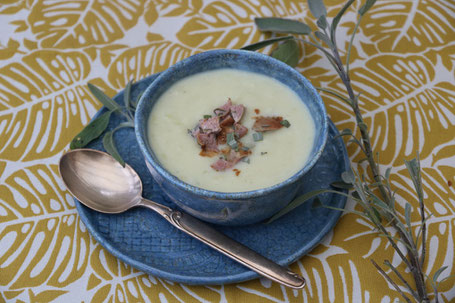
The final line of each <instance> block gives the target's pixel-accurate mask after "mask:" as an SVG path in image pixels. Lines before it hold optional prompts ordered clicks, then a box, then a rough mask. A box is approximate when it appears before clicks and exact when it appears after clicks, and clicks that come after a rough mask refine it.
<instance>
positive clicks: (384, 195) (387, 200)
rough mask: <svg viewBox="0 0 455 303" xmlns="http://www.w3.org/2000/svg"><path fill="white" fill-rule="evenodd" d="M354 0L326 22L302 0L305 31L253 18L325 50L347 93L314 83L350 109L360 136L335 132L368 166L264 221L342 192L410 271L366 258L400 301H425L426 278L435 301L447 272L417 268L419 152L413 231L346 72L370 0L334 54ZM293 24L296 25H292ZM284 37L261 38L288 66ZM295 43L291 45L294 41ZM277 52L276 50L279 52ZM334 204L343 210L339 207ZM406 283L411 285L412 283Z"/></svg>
mask: <svg viewBox="0 0 455 303" xmlns="http://www.w3.org/2000/svg"><path fill="white" fill-rule="evenodd" d="M359 1H362V0H359ZM354 2H355V0H348V1H347V2H346V3H345V5H344V6H343V7H342V8H341V9H340V11H339V12H338V13H337V14H336V16H335V17H334V18H333V19H332V20H331V22H330V20H327V9H326V8H325V5H324V3H323V1H322V0H308V6H309V9H310V12H311V13H312V15H313V16H314V17H315V19H316V21H317V22H316V24H317V26H318V30H315V31H312V30H309V31H308V30H307V28H310V27H308V26H305V25H304V23H303V22H300V21H298V20H289V19H285V18H256V19H255V22H256V25H257V26H258V28H259V29H260V30H261V31H267V32H272V33H280V34H291V36H292V37H294V40H295V41H294V42H296V41H300V42H302V43H305V44H308V45H312V46H314V47H316V48H317V49H319V50H320V51H321V52H322V53H323V54H324V55H325V56H326V58H327V59H328V61H329V63H330V64H331V65H332V67H333V68H334V70H335V71H336V72H337V74H338V75H339V76H340V79H341V81H342V82H343V84H344V86H345V88H346V93H347V94H346V95H345V96H343V95H341V94H339V93H337V92H335V91H332V90H330V89H327V88H318V89H319V90H320V91H323V92H326V93H329V94H332V95H334V96H336V97H338V98H339V99H340V100H342V101H343V102H345V103H346V104H347V105H348V106H349V107H350V108H351V109H352V111H353V113H354V116H355V121H356V125H357V127H358V128H359V130H360V138H357V137H356V135H355V134H354V133H353V131H352V130H350V129H346V130H343V131H342V132H341V133H340V135H339V136H347V137H349V138H350V140H349V141H348V142H350V143H354V144H357V145H358V146H359V147H360V149H361V150H362V152H363V153H364V154H365V157H364V158H363V159H362V160H361V161H359V164H360V163H361V162H364V161H366V162H367V163H368V167H369V169H370V172H371V177H369V176H365V175H363V174H359V173H358V172H357V171H355V170H349V171H348V172H345V173H343V174H342V176H341V178H342V180H340V181H337V182H334V183H332V186H333V188H334V189H325V190H324V189H323V190H315V191H312V192H308V193H306V194H304V195H303V196H300V197H297V198H296V199H295V200H294V201H292V202H291V203H290V204H289V205H288V206H287V207H285V208H284V209H283V210H281V211H280V212H279V213H277V214H276V215H274V216H273V217H272V218H270V219H269V222H272V221H274V220H276V219H278V218H279V217H281V216H283V215H284V214H286V213H288V212H290V211H292V210H293V209H294V208H296V207H298V206H299V205H301V204H302V203H305V202H306V201H309V200H313V206H318V205H319V206H323V207H326V208H330V209H337V208H334V207H331V206H329V205H324V204H323V203H322V202H321V201H320V199H319V198H318V195H320V194H322V193H327V192H330V193H335V194H340V195H346V196H348V197H349V198H351V199H352V200H353V201H354V202H355V203H357V204H358V205H359V206H360V208H361V211H357V210H350V211H348V212H352V213H356V214H358V215H360V216H362V217H364V218H366V219H367V220H369V221H370V222H372V224H373V226H374V229H375V231H377V232H378V235H379V236H382V237H384V238H385V239H387V241H388V242H389V243H390V245H391V246H392V247H393V248H394V249H395V251H396V252H397V254H398V256H399V257H400V258H401V260H402V261H403V263H404V264H405V265H406V267H407V270H409V272H410V273H411V275H412V277H413V280H414V281H413V282H414V283H409V282H408V281H407V280H406V279H405V278H404V275H403V274H402V273H401V272H400V270H398V269H397V268H396V267H394V266H393V265H392V264H391V262H390V261H388V260H385V261H384V266H386V268H387V269H390V273H389V274H387V273H386V272H385V271H384V270H383V269H382V268H381V266H379V265H378V264H377V263H376V262H375V261H374V260H371V262H372V264H373V265H374V267H375V268H376V269H377V270H378V272H379V273H380V274H381V275H383V276H384V278H385V279H386V280H387V281H388V282H389V283H390V284H391V285H392V286H393V287H394V288H395V289H396V291H397V292H398V293H399V294H400V295H401V296H402V298H403V299H404V300H405V301H406V302H412V301H411V299H413V300H414V301H416V302H430V299H429V295H428V292H427V288H426V285H427V283H430V284H431V286H432V287H433V289H434V301H435V302H438V301H439V298H438V290H437V288H438V285H439V283H440V282H441V281H443V280H445V279H448V278H449V277H446V278H445V279H442V280H440V279H439V276H440V275H441V273H442V272H443V271H444V270H445V269H446V267H442V268H440V269H439V270H437V271H436V273H435V274H434V276H433V277H428V276H426V274H425V272H424V269H423V266H424V262H425V258H426V246H427V240H426V237H427V231H426V222H427V220H428V218H429V217H431V216H432V214H427V213H426V209H425V204H424V198H423V188H422V178H421V173H420V163H419V157H418V155H417V158H415V159H412V160H410V161H405V165H406V168H407V170H408V173H409V175H410V178H411V180H412V183H413V185H414V189H415V191H416V193H417V200H418V201H416V202H417V203H418V205H419V213H420V219H421V222H420V226H419V227H418V230H417V234H416V235H414V234H413V231H412V226H411V212H412V205H411V204H410V203H409V202H407V201H406V202H405V204H404V214H400V213H399V211H398V210H397V208H396V207H395V191H394V188H393V187H392V185H391V183H390V174H391V168H388V169H386V171H385V173H382V172H381V171H380V169H379V163H378V159H377V157H375V156H376V155H377V154H375V153H374V152H373V149H372V145H371V138H370V136H369V132H368V125H367V124H366V123H365V121H364V119H363V117H362V114H361V110H360V106H359V98H360V93H358V94H356V93H355V92H354V90H353V87H352V85H351V79H350V75H349V60H350V55H351V49H352V45H353V41H354V37H355V35H356V32H357V31H358V28H359V25H360V22H361V20H362V16H364V15H365V14H366V13H367V12H368V10H369V9H371V7H373V5H374V4H375V2H376V0H366V1H364V2H363V5H362V6H361V8H360V9H359V10H358V18H357V22H356V24H355V27H354V32H353V34H352V36H351V38H350V41H349V44H348V49H347V52H346V62H344V63H343V62H342V60H341V58H340V54H339V50H338V46H337V41H336V30H337V26H338V24H339V23H340V20H341V18H342V17H343V15H344V13H345V12H346V11H347V10H348V9H349V8H350V6H351V5H352V4H353V3H354ZM296 28H298V29H301V30H300V31H298V30H296ZM300 35H305V36H306V37H307V38H306V39H302V37H301V36H300ZM288 37H289V36H286V40H285V41H284V42H282V41H280V40H278V39H279V37H278V38H272V39H269V40H267V41H270V42H271V43H275V42H281V44H280V45H278V47H276V48H275V50H273V51H272V53H271V55H272V56H273V57H275V58H277V59H279V60H281V61H283V62H285V63H287V64H289V65H291V66H294V64H295V62H296V61H295V60H289V58H291V57H293V56H294V53H295V47H292V48H290V47H289V46H290V45H291V43H292V41H293V40H290V38H288ZM274 39H275V40H274ZM295 44H296V45H297V43H295ZM254 45H256V47H255V48H254V49H255V50H256V49H258V48H257V46H260V45H261V46H262V44H261V42H258V43H255V44H254ZM268 45H270V43H267V44H266V45H264V47H265V46H268ZM244 49H251V48H249V46H246V47H244ZM277 54H279V56H278V55H277ZM297 61H298V60H297ZM337 189H350V190H351V191H350V193H349V194H345V193H344V192H340V191H338V190H337ZM337 210H339V211H343V212H346V210H344V209H337ZM389 226H391V227H392V228H393V229H395V231H396V234H397V236H396V237H395V236H392V234H391V233H390V232H389V229H388V228H387V227H389ZM398 243H400V244H403V246H401V247H405V249H402V248H400V246H398ZM392 274H393V275H395V276H396V277H397V278H398V279H399V280H400V281H401V282H402V283H403V285H404V286H398V284H396V283H395V282H394V281H393V279H392V278H391V275H392ZM438 281H439V282H438ZM411 285H415V287H413V286H411Z"/></svg>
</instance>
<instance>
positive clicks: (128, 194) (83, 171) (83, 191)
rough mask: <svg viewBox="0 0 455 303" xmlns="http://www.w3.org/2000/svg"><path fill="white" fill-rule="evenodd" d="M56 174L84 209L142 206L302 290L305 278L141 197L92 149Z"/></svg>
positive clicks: (73, 154)
mask: <svg viewBox="0 0 455 303" xmlns="http://www.w3.org/2000/svg"><path fill="white" fill-rule="evenodd" d="M59 170H60V175H61V176H62V178H63V182H64V183H65V185H66V187H67V188H68V190H69V191H70V192H71V194H72V195H73V196H75V197H76V198H77V199H78V200H79V201H80V202H81V203H83V204H84V205H85V206H87V207H89V208H92V209H94V210H96V211H99V212H102V213H110V214H115V213H121V212H124V211H126V210H128V209H130V208H132V207H135V206H145V207H147V208H149V209H151V210H154V211H156V212H157V213H159V214H160V215H162V216H163V217H164V218H165V219H166V220H167V221H169V222H170V223H171V224H172V225H174V226H175V227H177V228H178V229H180V230H181V231H184V232H185V233H187V234H188V235H190V236H192V237H194V238H196V239H198V240H200V241H202V242H203V243H205V244H207V245H209V246H210V247H212V248H214V249H216V250H217V251H219V252H221V253H223V254H225V255H226V256H228V257H230V258H232V259H234V260H235V261H237V262H239V263H240V264H243V265H245V266H246V267H248V268H250V269H252V270H254V271H255V272H257V273H258V274H260V275H263V276H264V277H267V278H269V279H271V280H273V281H275V282H278V283H281V284H283V285H285V286H288V287H292V288H297V289H299V288H303V287H304V286H305V279H304V278H303V277H301V276H300V275H298V274H296V273H294V272H292V271H290V270H289V269H287V268H285V267H283V266H280V265H278V264H276V263H275V262H273V261H271V260H269V259H267V258H265V257H263V256H261V255H260V254H258V253H256V252H255V251H253V250H251V249H249V248H248V247H246V246H244V245H242V244H240V243H238V242H236V241H234V240H232V239H231V238H229V237H227V236H225V235H223V234H222V233H220V232H218V231H216V230H215V229H213V228H212V227H211V226H209V225H207V224H206V223H203V222H202V221H200V220H198V219H196V218H194V217H192V216H190V215H188V214H185V213H182V212H180V211H175V210H172V209H170V208H169V207H167V206H164V205H161V204H158V203H156V202H153V201H150V200H146V199H144V198H143V197H142V182H141V180H140V178H139V176H138V175H137V173H136V172H135V171H134V170H133V169H132V168H131V167H130V166H128V165H126V166H125V167H122V166H121V165H120V164H119V163H118V162H117V161H116V160H115V159H114V158H112V157H111V156H110V155H108V154H106V153H104V152H101V151H98V150H93V149H77V150H73V151H70V152H68V153H66V154H64V155H63V156H62V157H61V158H60V163H59Z"/></svg>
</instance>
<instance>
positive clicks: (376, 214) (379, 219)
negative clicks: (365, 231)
mask: <svg viewBox="0 0 455 303" xmlns="http://www.w3.org/2000/svg"><path fill="white" fill-rule="evenodd" d="M372 208H373V214H374V216H375V217H376V219H378V222H382V217H381V214H380V213H379V211H378V210H377V209H376V208H374V207H372ZM372 221H373V220H372Z"/></svg>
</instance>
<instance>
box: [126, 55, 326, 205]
mask: <svg viewBox="0 0 455 303" xmlns="http://www.w3.org/2000/svg"><path fill="white" fill-rule="evenodd" d="M227 54H235V55H241V56H245V55H247V56H253V57H256V58H258V59H260V60H266V61H273V63H274V64H277V65H278V66H279V67H280V68H283V69H285V70H287V71H288V72H291V73H293V74H295V75H296V77H297V78H298V79H299V81H302V82H303V84H304V86H305V88H307V89H309V90H310V93H311V94H312V95H314V97H315V101H316V102H317V105H318V106H319V108H320V109H321V110H322V113H323V120H322V122H323V125H322V136H323V141H322V144H321V145H320V146H319V149H318V150H317V151H316V152H315V153H314V155H313V157H312V158H311V159H309V161H307V163H306V164H305V165H304V166H303V167H302V168H301V169H300V170H299V171H298V172H296V173H295V174H294V175H292V176H290V177H289V178H287V179H286V180H284V181H282V182H280V183H277V184H274V185H272V186H268V187H265V188H260V189H255V190H250V191H240V192H220V191H213V190H208V189H204V188H201V187H197V186H194V185H191V184H189V183H186V182H184V181H182V180H180V179H179V178H177V177H176V176H174V175H173V174H172V173H170V172H169V171H168V170H166V169H165V168H164V167H163V166H161V164H160V163H159V162H158V161H155V159H154V158H153V157H152V155H151V153H150V152H149V148H150V149H151V147H150V145H149V143H148V139H147V138H144V137H143V136H142V133H144V134H146V133H147V130H146V129H144V128H146V125H147V121H148V117H147V118H146V119H140V118H138V116H139V115H138V114H137V113H140V112H141V111H143V110H144V107H145V101H144V100H145V99H147V98H146V97H147V96H148V95H149V94H150V92H151V91H153V90H154V89H155V87H157V86H158V85H159V83H160V82H161V81H162V79H163V78H166V76H167V75H168V74H170V73H173V72H174V71H175V70H178V69H179V68H180V67H181V66H185V65H186V64H187V62H189V61H192V60H195V59H204V58H207V57H211V56H220V55H227ZM252 72H254V71H252ZM143 120H146V123H143ZM134 132H135V134H136V139H137V142H138V144H139V148H140V150H141V152H142V154H143V155H144V157H145V161H146V162H148V163H149V164H150V165H151V166H152V167H153V168H154V169H155V171H156V172H157V173H158V174H159V175H161V176H162V177H163V178H164V179H166V180H167V181H170V182H171V183H173V184H174V185H175V186H177V187H178V188H180V189H181V190H184V191H189V192H191V193H195V194H197V195H201V196H204V197H206V198H209V199H219V200H225V201H227V200H230V201H231V202H237V200H239V201H240V200H245V199H250V198H255V197H259V196H264V195H267V194H269V193H272V192H274V191H277V190H279V189H281V188H283V187H285V186H288V185H291V184H293V183H295V182H297V181H298V180H299V179H300V178H301V177H302V176H303V175H304V174H305V173H307V172H308V171H309V170H310V169H311V168H312V167H313V166H314V165H315V164H316V162H317V160H318V159H319V157H320V156H321V154H322V152H323V150H324V148H325V145H326V142H327V135H328V116H327V111H326V108H325V105H324V102H323V101H322V99H321V97H320V95H319V94H318V92H317V91H316V89H315V88H314V86H313V85H312V84H311V83H310V82H309V81H308V80H307V79H306V78H305V77H304V76H303V75H302V74H301V73H300V72H298V71H297V70H296V69H294V68H292V67H290V66H289V65H287V64H285V63H283V62H281V61H279V60H277V59H275V58H273V57H270V56H267V55H264V54H261V53H257V52H253V51H247V50H232V49H216V50H208V51H204V52H202V53H198V54H195V55H192V56H189V57H187V58H185V59H183V60H181V61H179V62H177V63H175V64H174V65H172V66H170V67H169V68H168V69H166V70H164V71H162V72H161V73H160V74H159V76H158V77H157V78H156V79H155V80H154V81H153V82H152V83H151V84H150V85H149V86H148V87H147V88H146V90H145V91H144V93H143V94H142V96H141V98H140V100H139V102H138V105H137V108H136V114H135V116H134Z"/></svg>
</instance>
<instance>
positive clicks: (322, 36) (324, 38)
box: [314, 31, 333, 48]
mask: <svg viewBox="0 0 455 303" xmlns="http://www.w3.org/2000/svg"><path fill="white" fill-rule="evenodd" d="M314 34H315V35H316V37H318V38H319V39H320V40H321V41H324V43H325V44H327V46H328V47H330V48H333V43H332V41H331V40H330V39H329V37H327V35H326V34H324V33H323V32H320V31H316V32H315V33H314Z"/></svg>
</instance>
